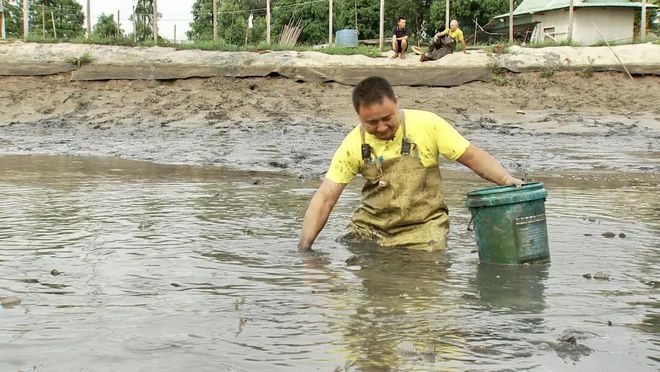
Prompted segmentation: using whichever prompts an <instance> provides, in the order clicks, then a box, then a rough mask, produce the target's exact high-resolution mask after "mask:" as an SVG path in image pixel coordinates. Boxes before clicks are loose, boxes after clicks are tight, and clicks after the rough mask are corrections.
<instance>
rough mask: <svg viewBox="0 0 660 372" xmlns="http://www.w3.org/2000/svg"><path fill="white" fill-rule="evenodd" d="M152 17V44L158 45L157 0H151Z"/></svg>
mask: <svg viewBox="0 0 660 372" xmlns="http://www.w3.org/2000/svg"><path fill="white" fill-rule="evenodd" d="M153 11H154V15H153V17H154V19H153V22H152V25H153V30H154V45H158V0H153Z"/></svg>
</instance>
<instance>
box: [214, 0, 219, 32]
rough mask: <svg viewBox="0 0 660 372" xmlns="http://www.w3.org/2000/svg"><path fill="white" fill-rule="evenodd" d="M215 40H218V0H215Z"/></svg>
mask: <svg viewBox="0 0 660 372" xmlns="http://www.w3.org/2000/svg"><path fill="white" fill-rule="evenodd" d="M213 41H214V42H217V41H218V0H213Z"/></svg>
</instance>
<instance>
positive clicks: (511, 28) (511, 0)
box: [509, 0, 513, 44]
mask: <svg viewBox="0 0 660 372" xmlns="http://www.w3.org/2000/svg"><path fill="white" fill-rule="evenodd" d="M509 43H511V44H513V0H509Z"/></svg>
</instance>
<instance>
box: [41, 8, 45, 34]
mask: <svg viewBox="0 0 660 372" xmlns="http://www.w3.org/2000/svg"><path fill="white" fill-rule="evenodd" d="M41 38H42V39H44V40H46V6H45V5H44V4H41Z"/></svg>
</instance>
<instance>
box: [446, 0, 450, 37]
mask: <svg viewBox="0 0 660 372" xmlns="http://www.w3.org/2000/svg"><path fill="white" fill-rule="evenodd" d="M450 6H451V3H450V1H449V0H447V5H445V30H446V29H448V28H449V8H450Z"/></svg>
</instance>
